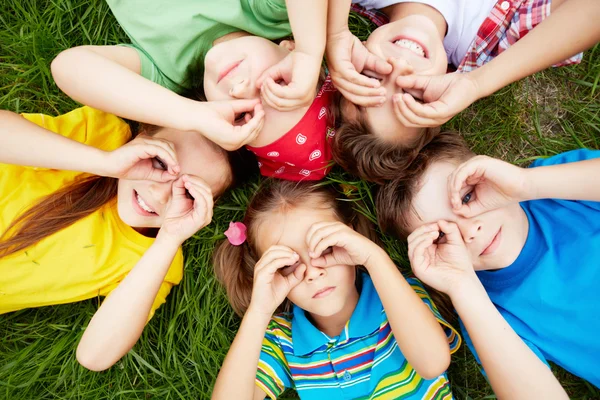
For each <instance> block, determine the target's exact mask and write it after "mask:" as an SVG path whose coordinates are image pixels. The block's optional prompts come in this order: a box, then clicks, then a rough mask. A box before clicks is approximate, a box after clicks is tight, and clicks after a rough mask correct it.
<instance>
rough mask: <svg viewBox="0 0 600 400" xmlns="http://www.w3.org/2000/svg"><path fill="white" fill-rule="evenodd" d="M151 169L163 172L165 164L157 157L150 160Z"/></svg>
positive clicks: (165, 167)
mask: <svg viewBox="0 0 600 400" xmlns="http://www.w3.org/2000/svg"><path fill="white" fill-rule="evenodd" d="M152 167H153V168H156V169H162V170H163V171H166V170H167V164H165V162H164V161H163V160H161V159H160V158H158V157H154V158H153V159H152Z"/></svg>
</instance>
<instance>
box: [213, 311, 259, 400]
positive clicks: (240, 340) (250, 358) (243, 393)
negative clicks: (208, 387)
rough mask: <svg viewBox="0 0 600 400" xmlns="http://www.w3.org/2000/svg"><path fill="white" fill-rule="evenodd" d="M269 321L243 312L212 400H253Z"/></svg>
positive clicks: (250, 312)
mask: <svg viewBox="0 0 600 400" xmlns="http://www.w3.org/2000/svg"><path fill="white" fill-rule="evenodd" d="M269 320H270V318H269V317H268V316H266V315H264V314H261V313H255V312H252V311H251V310H250V309H249V310H248V312H246V315H244V318H243V319H242V324H241V325H240V329H239V330H238V333H237V335H236V336H235V340H234V341H233V343H232V344H231V347H230V348H229V351H228V352H227V357H225V361H224V362H223V366H222V367H221V371H220V372H219V376H218V377H217V381H216V383H215V387H214V390H213V393H212V398H213V399H240V400H242V399H252V398H253V393H255V391H256V390H255V388H256V384H255V378H256V370H257V369H258V360H259V358H260V351H261V348H262V341H263V338H264V335H265V331H266V330H267V326H268V324H269Z"/></svg>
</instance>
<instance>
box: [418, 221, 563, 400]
mask: <svg viewBox="0 0 600 400" xmlns="http://www.w3.org/2000/svg"><path fill="white" fill-rule="evenodd" d="M439 232H444V233H445V234H446V236H445V238H446V242H444V243H440V244H436V243H435V241H436V240H437V239H438V237H439ZM408 257H409V259H410V263H411V267H412V269H413V271H414V273H415V275H416V276H417V277H418V278H419V279H421V280H422V281H423V282H425V283H427V284H428V285H429V286H431V287H433V288H434V289H436V290H439V291H440V292H444V293H446V294H448V295H449V296H450V299H452V303H453V305H454V307H455V308H456V311H457V312H458V315H459V316H460V318H461V319H462V321H463V323H464V325H465V327H466V328H467V331H468V332H469V336H471V340H472V341H473V345H474V346H475V348H476V350H477V354H478V355H479V358H480V360H481V363H482V365H483V368H484V369H485V372H486V373H487V376H488V378H489V380H490V384H491V385H492V389H493V390H494V392H495V393H496V395H497V396H498V398H499V399H511V400H512V399H538V398H539V399H566V398H567V395H566V393H565V391H564V390H563V388H562V387H561V386H560V383H559V382H558V381H557V380H556V378H555V377H554V375H553V374H552V371H551V370H550V369H549V368H548V367H546V365H545V364H544V363H543V362H542V361H541V360H540V359H539V358H538V357H537V356H536V355H535V354H534V353H533V351H531V349H530V348H529V347H527V345H526V344H525V343H524V342H523V341H522V340H521V338H520V337H519V336H518V335H517V334H516V333H515V331H514V330H513V329H512V328H511V327H510V325H509V324H508V323H507V322H506V320H504V318H502V316H501V315H500V313H499V312H498V310H497V309H496V307H495V306H494V305H493V304H492V302H491V301H490V299H489V297H488V295H487V293H486V292H485V289H484V288H483V286H482V285H481V283H480V282H479V279H478V278H477V275H476V274H475V271H474V270H473V265H472V263H471V259H470V255H469V254H468V251H467V249H466V247H465V244H464V241H463V239H462V236H461V234H460V231H459V230H458V227H457V226H456V224H454V223H449V222H446V221H438V222H437V223H432V224H427V225H423V226H421V227H420V228H418V229H416V230H415V231H414V232H413V233H411V235H410V236H409V237H408Z"/></svg>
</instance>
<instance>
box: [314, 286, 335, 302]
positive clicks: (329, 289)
mask: <svg viewBox="0 0 600 400" xmlns="http://www.w3.org/2000/svg"><path fill="white" fill-rule="evenodd" d="M334 290H335V286H329V287H326V288H323V289H321V290H319V291H318V292H317V293H315V294H314V296H313V299H320V298H323V297H327V296H329V294H331V292H333V291H334Z"/></svg>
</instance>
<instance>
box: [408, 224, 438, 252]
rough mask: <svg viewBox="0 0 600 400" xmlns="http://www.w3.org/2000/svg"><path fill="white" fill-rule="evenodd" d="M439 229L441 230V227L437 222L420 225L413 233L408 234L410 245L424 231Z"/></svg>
mask: <svg viewBox="0 0 600 400" xmlns="http://www.w3.org/2000/svg"><path fill="white" fill-rule="evenodd" d="M439 230H440V227H439V226H438V224H437V222H432V223H429V224H425V225H422V226H420V227H418V228H417V229H415V230H414V231H413V233H411V234H410V235H408V238H407V239H406V240H407V242H408V245H409V246H410V244H411V242H413V241H414V240H415V239H416V238H418V237H419V236H421V235H423V234H424V233H427V232H431V231H436V232H438V231H439Z"/></svg>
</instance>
